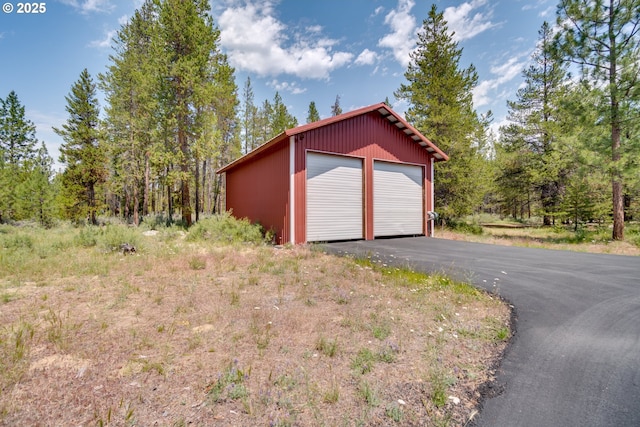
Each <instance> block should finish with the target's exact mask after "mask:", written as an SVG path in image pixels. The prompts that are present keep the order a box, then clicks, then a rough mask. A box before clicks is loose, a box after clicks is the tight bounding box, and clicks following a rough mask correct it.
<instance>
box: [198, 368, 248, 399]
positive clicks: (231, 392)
mask: <svg viewBox="0 0 640 427" xmlns="http://www.w3.org/2000/svg"><path fill="white" fill-rule="evenodd" d="M250 374H251V368H249V371H248V372H245V371H243V370H242V369H240V368H239V367H238V361H237V360H234V361H233V362H231V363H229V364H228V365H227V367H226V368H225V370H224V371H223V372H222V373H220V374H219V375H218V379H217V380H216V382H214V383H213V384H210V385H209V386H208V387H207V388H208V391H207V395H208V396H209V398H210V399H211V400H212V401H213V402H221V401H223V400H224V399H225V393H226V398H228V399H231V400H235V399H240V398H244V397H247V396H248V394H249V392H248V390H247V389H246V387H245V386H244V384H243V383H244V381H245V380H246V379H248V378H249V375H250Z"/></svg>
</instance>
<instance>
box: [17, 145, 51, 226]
mask: <svg viewBox="0 0 640 427" xmlns="http://www.w3.org/2000/svg"><path fill="white" fill-rule="evenodd" d="M52 164H53V159H52V158H51V156H49V152H48V151H47V148H46V146H45V145H44V142H41V143H40V147H39V148H38V150H37V151H36V155H35V157H34V158H33V159H32V160H30V161H29V162H28V164H27V165H25V169H26V170H25V171H24V176H25V179H24V180H23V181H22V182H21V183H20V185H19V187H18V191H19V194H20V197H19V199H18V206H19V211H21V212H22V216H23V217H24V218H33V219H35V220H36V221H38V223H39V224H40V225H41V226H43V227H50V226H51V225H52V224H53V218H54V215H55V212H54V204H53V200H54V196H55V194H54V189H53V185H52V182H51V180H52V178H53V170H52V167H51V166H52Z"/></svg>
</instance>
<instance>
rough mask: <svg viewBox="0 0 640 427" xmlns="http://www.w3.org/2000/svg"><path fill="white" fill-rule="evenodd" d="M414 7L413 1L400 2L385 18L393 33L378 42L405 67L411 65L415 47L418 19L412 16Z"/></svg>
mask: <svg viewBox="0 0 640 427" xmlns="http://www.w3.org/2000/svg"><path fill="white" fill-rule="evenodd" d="M414 5H415V2H414V1H413V0H398V7H397V8H396V9H394V10H392V11H391V12H389V13H388V14H387V16H385V18H384V23H385V24H386V25H388V26H389V27H391V32H390V33H389V34H387V35H385V36H384V37H382V38H381V39H380V40H378V46H380V47H385V48H389V49H391V50H392V51H393V56H394V58H395V59H396V61H398V62H399V63H400V64H402V66H404V67H406V66H408V65H409V61H410V59H411V58H410V57H409V53H410V52H411V51H412V50H413V48H414V46H415V36H416V19H415V18H414V17H413V15H411V9H413V6H414Z"/></svg>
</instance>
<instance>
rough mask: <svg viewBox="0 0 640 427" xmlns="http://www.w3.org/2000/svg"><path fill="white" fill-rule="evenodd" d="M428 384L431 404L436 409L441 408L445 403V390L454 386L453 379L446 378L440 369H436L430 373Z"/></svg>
mask: <svg viewBox="0 0 640 427" xmlns="http://www.w3.org/2000/svg"><path fill="white" fill-rule="evenodd" d="M430 382H431V402H433V404H434V405H435V406H436V407H437V408H442V407H443V406H444V405H445V404H446V403H447V390H448V389H449V387H451V386H452V385H453V384H455V379H454V378H452V377H448V376H447V375H446V373H445V372H444V371H443V370H442V369H436V370H435V371H433V372H432V373H431V378H430Z"/></svg>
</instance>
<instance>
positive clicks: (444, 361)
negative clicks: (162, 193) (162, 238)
mask: <svg viewBox="0 0 640 427" xmlns="http://www.w3.org/2000/svg"><path fill="white" fill-rule="evenodd" d="M154 237H155V236H149V238H154ZM106 256H108V257H112V262H110V263H109V267H108V269H102V273H101V274H99V275H95V274H93V273H92V274H88V275H86V276H85V275H82V274H77V272H75V273H74V274H72V275H69V276H68V277H64V276H63V277H59V278H55V279H52V280H50V281H48V282H47V283H45V284H40V285H38V286H34V285H33V284H29V285H27V286H24V287H18V288H17V289H15V294H16V295H17V297H16V298H15V299H11V300H9V301H8V302H6V303H4V304H2V305H1V306H0V323H1V324H2V325H3V327H2V330H1V331H2V332H1V334H2V335H1V338H2V341H1V342H2V345H1V347H0V351H1V354H0V356H1V357H2V360H3V361H2V362H1V363H2V366H0V368H1V369H0V370H2V372H3V373H2V374H0V380H1V381H2V383H1V384H0V385H1V386H2V395H1V396H0V424H2V425H51V424H55V425H219V426H253V425H279V426H286V425H305V426H306V425H427V426H428V425H464V424H465V423H466V422H467V421H468V420H469V419H470V418H471V417H472V416H473V414H474V413H475V411H476V409H477V406H478V401H479V399H480V389H481V386H482V384H485V383H487V382H488V381H490V380H491V379H492V378H493V374H494V372H493V367H495V366H496V360H497V359H498V357H499V356H500V354H501V352H502V351H503V349H504V348H505V345H506V341H507V339H508V337H509V331H508V324H509V316H510V311H509V308H508V306H506V305H505V304H503V303H502V302H500V301H499V300H498V299H495V298H492V297H491V296H489V295H487V294H484V293H481V292H479V291H477V290H474V289H472V288H462V289H463V290H462V291H461V290H460V288H457V287H455V286H452V282H451V281H450V280H449V279H447V278H441V277H432V278H426V277H419V276H416V275H407V274H405V273H403V272H402V271H400V270H395V269H388V270H384V271H383V270H379V269H377V268H372V267H371V266H370V265H368V264H367V263H356V262H354V261H353V260H350V259H344V258H336V257H333V256H329V255H325V254H322V253H318V252H316V251H312V250H310V249H308V248H304V247H295V248H280V249H278V248H272V247H254V246H245V247H213V246H211V247H207V246H197V245H196V246H193V247H189V246H188V245H185V246H184V247H182V248H181V249H180V250H172V251H169V250H163V251H160V250H158V251H156V252H153V253H151V252H149V253H144V252H143V253H140V252H139V253H138V254H136V255H131V256H127V257H123V256H122V255H120V254H112V255H106ZM14 282H15V281H14V280H12V283H14ZM12 286H14V288H15V285H12ZM454 288H455V289H454ZM12 292H14V291H12Z"/></svg>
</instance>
